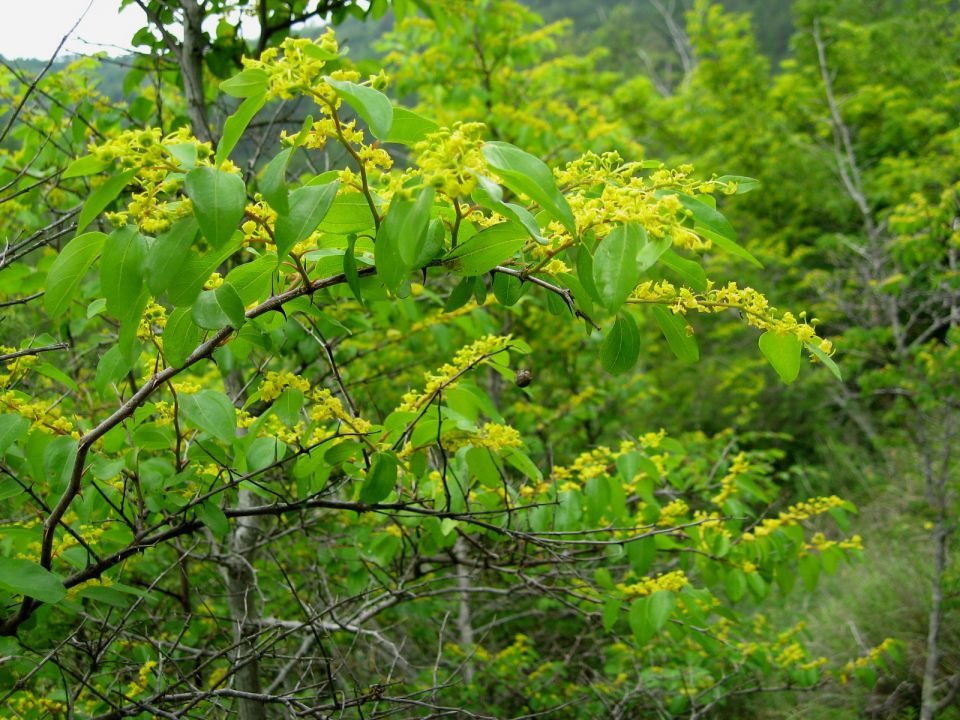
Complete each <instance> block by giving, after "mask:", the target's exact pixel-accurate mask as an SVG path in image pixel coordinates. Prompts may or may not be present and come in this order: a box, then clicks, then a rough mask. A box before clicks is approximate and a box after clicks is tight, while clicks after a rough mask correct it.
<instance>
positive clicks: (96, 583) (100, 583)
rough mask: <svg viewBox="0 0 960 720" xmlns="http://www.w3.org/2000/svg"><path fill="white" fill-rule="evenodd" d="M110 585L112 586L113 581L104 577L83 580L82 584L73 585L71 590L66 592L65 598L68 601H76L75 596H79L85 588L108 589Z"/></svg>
mask: <svg viewBox="0 0 960 720" xmlns="http://www.w3.org/2000/svg"><path fill="white" fill-rule="evenodd" d="M111 585H113V580H111V579H110V578H108V577H107V576H106V575H104V576H103V577H99V578H90V579H89V580H84V581H83V582H82V583H80V584H78V585H74V586H73V587H72V588H70V589H69V590H67V598H68V599H69V600H74V599H76V597H77V595H79V594H80V593H81V592H82V591H83V590H84V589H85V588H88V587H110V586H111Z"/></svg>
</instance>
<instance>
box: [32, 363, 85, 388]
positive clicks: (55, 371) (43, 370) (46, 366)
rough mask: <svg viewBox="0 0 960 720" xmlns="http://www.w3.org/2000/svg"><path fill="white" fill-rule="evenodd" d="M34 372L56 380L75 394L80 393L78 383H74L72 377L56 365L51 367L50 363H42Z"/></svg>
mask: <svg viewBox="0 0 960 720" xmlns="http://www.w3.org/2000/svg"><path fill="white" fill-rule="evenodd" d="M33 371H34V372H36V373H40V374H41V375H44V376H46V377H48V378H50V379H51V380H56V381H57V382H58V383H61V384H62V385H65V386H66V387H68V388H70V389H71V390H73V391H74V392H80V386H79V385H77V383H76V382H75V381H74V379H73V378H72V377H70V376H69V375H67V374H66V373H65V372H64V371H63V370H61V369H60V368H58V367H56V366H54V365H51V364H50V363H42V364H40V365H37V366H35V367H34V368H33Z"/></svg>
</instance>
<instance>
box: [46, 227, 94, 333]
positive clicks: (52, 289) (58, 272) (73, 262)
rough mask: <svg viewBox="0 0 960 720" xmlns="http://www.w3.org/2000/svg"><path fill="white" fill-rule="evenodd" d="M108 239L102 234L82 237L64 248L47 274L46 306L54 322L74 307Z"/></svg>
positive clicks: (92, 233) (87, 234)
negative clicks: (75, 299)
mask: <svg viewBox="0 0 960 720" xmlns="http://www.w3.org/2000/svg"><path fill="white" fill-rule="evenodd" d="M106 239H107V236H106V235H104V234H103V233H101V232H90V233H85V234H84V235H78V236H77V237H75V238H74V239H73V240H71V241H70V242H68V243H67V244H66V246H64V248H63V250H61V251H60V254H59V255H58V256H57V259H56V260H54V261H53V264H52V265H51V266H50V270H49V272H48V273H47V290H46V293H45V294H44V297H43V304H44V305H45V306H46V308H47V313H48V314H49V315H50V317H51V318H54V319H57V318H60V317H62V316H63V314H64V313H65V312H66V311H67V308H68V307H70V303H71V302H72V301H73V298H74V296H76V294H77V290H79V289H80V283H81V282H82V281H83V278H84V277H85V276H86V274H87V272H88V271H89V270H90V266H91V265H93V262H94V260H96V259H97V255H99V254H100V251H101V250H102V249H103V243H104V242H105V241H106Z"/></svg>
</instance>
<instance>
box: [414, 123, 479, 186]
mask: <svg viewBox="0 0 960 720" xmlns="http://www.w3.org/2000/svg"><path fill="white" fill-rule="evenodd" d="M485 130H486V126H485V125H484V124H483V123H457V124H456V125H454V126H453V128H452V129H451V128H441V129H440V130H438V131H437V132H435V133H431V134H429V135H427V137H426V138H425V139H423V140H421V141H420V142H419V143H417V144H416V145H415V146H414V148H413V151H414V154H415V158H416V164H417V166H418V167H419V168H420V172H421V174H422V176H423V180H424V182H425V183H426V184H428V185H433V186H434V187H436V188H437V189H438V190H439V191H441V192H442V193H444V194H445V195H447V197H450V198H456V197H465V196H468V195H470V193H472V192H473V189H474V188H475V187H476V186H477V179H476V176H475V174H476V173H479V174H483V173H484V172H485V170H486V162H485V161H484V159H483V134H484V132H485Z"/></svg>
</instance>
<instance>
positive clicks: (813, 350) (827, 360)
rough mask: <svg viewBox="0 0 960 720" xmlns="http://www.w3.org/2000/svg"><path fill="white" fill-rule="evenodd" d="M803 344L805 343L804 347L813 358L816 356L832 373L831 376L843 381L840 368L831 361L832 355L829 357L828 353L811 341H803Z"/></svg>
mask: <svg viewBox="0 0 960 720" xmlns="http://www.w3.org/2000/svg"><path fill="white" fill-rule="evenodd" d="M804 344H805V345H806V348H807V350H808V351H809V352H810V354H811V355H813V356H814V357H815V358H817V360H819V361H820V362H822V363H823V364H824V365H826V367H827V369H828V370H829V371H830V372H831V373H833V376H834V377H835V378H836V379H837V380H839V381H840V382H843V375H842V374H841V372H840V368H839V367H838V366H837V364H836V363H835V362H834V361H833V358H832V357H830V356H829V355H827V354H826V353H825V352H824V351H823V350H821V349H820V348H819V347H817V346H816V345H814V344H813V343H804Z"/></svg>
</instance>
